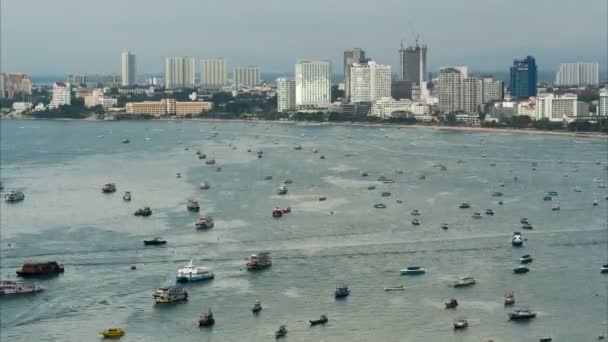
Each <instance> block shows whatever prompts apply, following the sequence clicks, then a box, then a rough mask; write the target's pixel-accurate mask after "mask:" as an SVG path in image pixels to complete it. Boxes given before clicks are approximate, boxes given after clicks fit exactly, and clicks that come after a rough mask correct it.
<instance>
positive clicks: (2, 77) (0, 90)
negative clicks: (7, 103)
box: [0, 72, 6, 99]
mask: <svg viewBox="0 0 608 342" xmlns="http://www.w3.org/2000/svg"><path fill="white" fill-rule="evenodd" d="M5 97H6V74H4V73H3V72H0V99H3V98H5Z"/></svg>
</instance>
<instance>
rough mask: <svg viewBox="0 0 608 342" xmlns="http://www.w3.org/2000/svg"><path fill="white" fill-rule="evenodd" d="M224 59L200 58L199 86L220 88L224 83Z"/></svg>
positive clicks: (225, 76)
mask: <svg viewBox="0 0 608 342" xmlns="http://www.w3.org/2000/svg"><path fill="white" fill-rule="evenodd" d="M226 78H227V75H226V61H225V60H224V59H223V58H213V59H203V60H201V86H202V87H203V88H205V89H220V88H221V87H223V86H224V85H226Z"/></svg>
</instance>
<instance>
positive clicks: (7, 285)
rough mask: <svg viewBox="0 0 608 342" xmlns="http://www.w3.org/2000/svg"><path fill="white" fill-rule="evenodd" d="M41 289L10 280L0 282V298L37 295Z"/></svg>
mask: <svg viewBox="0 0 608 342" xmlns="http://www.w3.org/2000/svg"><path fill="white" fill-rule="evenodd" d="M40 291H42V288H41V287H40V286H38V285H31V284H24V283H20V282H16V281H12V280H0V296H5V295H16V294H26V293H38V292H40Z"/></svg>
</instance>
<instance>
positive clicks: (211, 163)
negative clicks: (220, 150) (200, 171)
mask: <svg viewBox="0 0 608 342" xmlns="http://www.w3.org/2000/svg"><path fill="white" fill-rule="evenodd" d="M205 164H207V165H215V159H207V160H206V161H205Z"/></svg>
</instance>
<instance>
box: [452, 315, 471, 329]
mask: <svg viewBox="0 0 608 342" xmlns="http://www.w3.org/2000/svg"><path fill="white" fill-rule="evenodd" d="M452 325H453V326H454V329H455V330H460V329H465V328H467V327H468V326H469V322H468V321H467V319H466V318H462V317H461V318H457V319H455V320H454V323H452Z"/></svg>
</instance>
